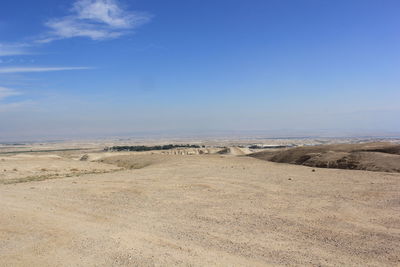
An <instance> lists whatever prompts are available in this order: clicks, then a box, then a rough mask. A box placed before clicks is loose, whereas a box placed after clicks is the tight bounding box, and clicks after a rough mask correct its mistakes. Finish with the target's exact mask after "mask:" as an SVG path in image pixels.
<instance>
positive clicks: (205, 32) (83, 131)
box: [0, 0, 400, 140]
mask: <svg viewBox="0 0 400 267" xmlns="http://www.w3.org/2000/svg"><path fill="white" fill-rule="evenodd" d="M399 14H400V2H399V1H397V0H393V1H391V0H359V1H358V0H335V1H333V0H331V1H330V0H246V1H245V0H218V1H215V0H213V1H208V0H201V1H200V0H180V1H178V0H175V1H174V0H172V1H162V0H135V1H133V0H131V1H128V0H125V1H124V0H120V1H116V0H58V1H50V0H36V1H31V0H13V1H11V0H5V1H2V3H1V8H0V140H1V139H4V140H6V139H7V140H12V139H15V140H17V139H35V138H40V137H42V138H68V137H80V136H85V137H88V136H96V137H97V136H110V135H129V134H135V133H172V134H173V133H177V134H205V135H207V134H212V133H217V132H223V133H230V132H249V133H250V132H265V133H271V134H276V135H297V134H302V133H305V134H311V135H312V134H319V133H324V134H328V135H329V134H332V135H337V134H343V135H346V134H365V135H369V134H396V133H399V132H400V105H399V100H400V88H399V85H400V50H399V49H400V16H399Z"/></svg>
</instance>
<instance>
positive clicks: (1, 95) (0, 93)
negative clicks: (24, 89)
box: [0, 87, 21, 101]
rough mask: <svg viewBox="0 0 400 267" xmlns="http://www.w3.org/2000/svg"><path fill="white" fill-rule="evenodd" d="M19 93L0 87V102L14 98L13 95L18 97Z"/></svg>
mask: <svg viewBox="0 0 400 267" xmlns="http://www.w3.org/2000/svg"><path fill="white" fill-rule="evenodd" d="M20 94H21V93H20V92H18V91H16V90H14V89H11V88H6V87H0V101H1V100H3V99H5V98H7V97H10V96H15V95H20Z"/></svg>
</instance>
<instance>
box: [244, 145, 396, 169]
mask: <svg viewBox="0 0 400 267" xmlns="http://www.w3.org/2000/svg"><path fill="white" fill-rule="evenodd" d="M249 156H251V157H254V158H258V159H262V160H268V161H272V162H279V163H290V164H298V165H305V166H310V167H319V168H335V169H352V170H367V171H382V172H400V145H398V144H392V143H365V144H337V145H321V146H305V147H296V148H290V149H284V150H279V151H262V152H257V153H253V154H250V155H249Z"/></svg>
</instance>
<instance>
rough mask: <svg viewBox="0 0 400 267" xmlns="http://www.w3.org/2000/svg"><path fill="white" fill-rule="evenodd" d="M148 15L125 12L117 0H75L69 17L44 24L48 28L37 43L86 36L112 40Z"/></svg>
mask: <svg viewBox="0 0 400 267" xmlns="http://www.w3.org/2000/svg"><path fill="white" fill-rule="evenodd" d="M150 20H151V15H149V14H146V13H140V12H133V11H127V10H126V9H124V8H123V7H121V5H120V3H119V2H118V1H117V0H77V1H76V2H75V3H74V4H73V7H72V8H71V10H70V14H69V15H68V16H64V17H61V18H53V19H50V20H48V21H47V22H46V23H45V26H47V27H48V28H49V29H50V30H49V32H48V33H47V34H46V36H45V37H44V38H42V39H41V40H38V42H39V43H46V42H51V41H54V40H60V39H67V38H74V37H87V38H90V39H92V40H107V39H115V38H118V37H120V36H122V35H125V34H128V33H131V32H132V31H133V30H135V29H137V28H138V27H139V26H141V25H143V24H145V23H147V22H149V21H150Z"/></svg>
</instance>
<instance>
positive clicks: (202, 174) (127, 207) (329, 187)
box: [0, 153, 400, 266]
mask: <svg viewBox="0 0 400 267" xmlns="http://www.w3.org/2000/svg"><path fill="white" fill-rule="evenodd" d="M118 157H120V158H118ZM129 157H130V158H129ZM25 160H26V161H25V163H24V164H28V165H29V164H33V165H32V166H35V167H32V168H33V169H35V168H39V167H42V166H38V165H35V164H36V163H37V162H36V163H32V162H34V161H36V160H37V159H29V160H28V159H25ZM56 160H59V161H60V162H63V163H62V164H61V163H60V164H61V165H62V166H64V165H63V164H67V163H65V162H64V161H65V160H64V159H48V162H47V164H46V163H43V162H42V163H41V164H45V166H43V168H49V166H47V165H49V163H51V164H53V163H54V161H56ZM30 161H31V163H29V162H30ZM130 161H131V162H133V163H134V164H133V165H134V166H139V168H133V169H130V170H123V171H118V172H115V171H114V170H113V168H116V167H115V165H108V164H105V163H106V162H108V163H113V164H116V163H118V162H120V163H121V166H124V164H126V162H130ZM7 162H8V161H5V162H3V163H1V164H5V165H6V164H8V163H7ZM66 162H68V164H72V165H73V164H74V163H77V164H78V165H79V166H83V165H81V164H88V165H86V166H89V165H91V169H101V168H105V169H104V171H110V172H109V173H101V174H87V175H81V176H78V177H63V178H60V179H49V180H44V181H38V182H24V183H15V184H0V203H1V205H0V266H153V265H156V266H166V265H169V266H171V265H184V266H187V265H194V266H265V265H291V266H295V265H297V266H319V265H320V266H398V265H399V264H400V246H399V244H400V174H391V173H379V172H366V171H351V170H336V169H316V171H315V172H313V171H312V168H309V167H304V166H297V165H287V164H278V163H271V162H266V161H261V160H258V159H255V158H249V157H244V156H239V157H237V156H232V155H190V156H188V155H185V156H181V155H160V154H154V155H151V154H146V155H143V156H140V153H139V154H138V153H136V154H134V155H133V156H132V155H131V156H128V157H126V156H124V155H120V156H117V157H115V158H113V157H111V158H106V159H104V163H98V162H80V161H70V160H69V161H66ZM140 163H142V164H140ZM144 163H146V164H144ZM10 164H11V163H10ZM68 164H67V165H68ZM5 165H2V168H4V166H5ZM28 165H27V166H28ZM67 165H65V166H67ZM72 165H71V166H69V165H68V166H67V167H66V169H68V168H73V167H72ZM78 165H77V166H78ZM13 166H14V165H13ZM24 166H25V165H24ZM104 166H109V168H110V169H109V170H106V167H104ZM9 167H11V165H9ZM6 168H8V167H7V166H6ZM17 168H18V169H24V168H27V169H26V170H25V171H29V170H28V169H29V167H23V166H22V165H18V166H17ZM82 168H83V167H82ZM85 169H86V168H85ZM87 169H89V167H87ZM21 175H22V176H24V175H25V173H21V174H20V176H19V178H21V177H22V176H21ZM16 178H18V177H14V178H13V179H16ZM4 179H6V178H4Z"/></svg>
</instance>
